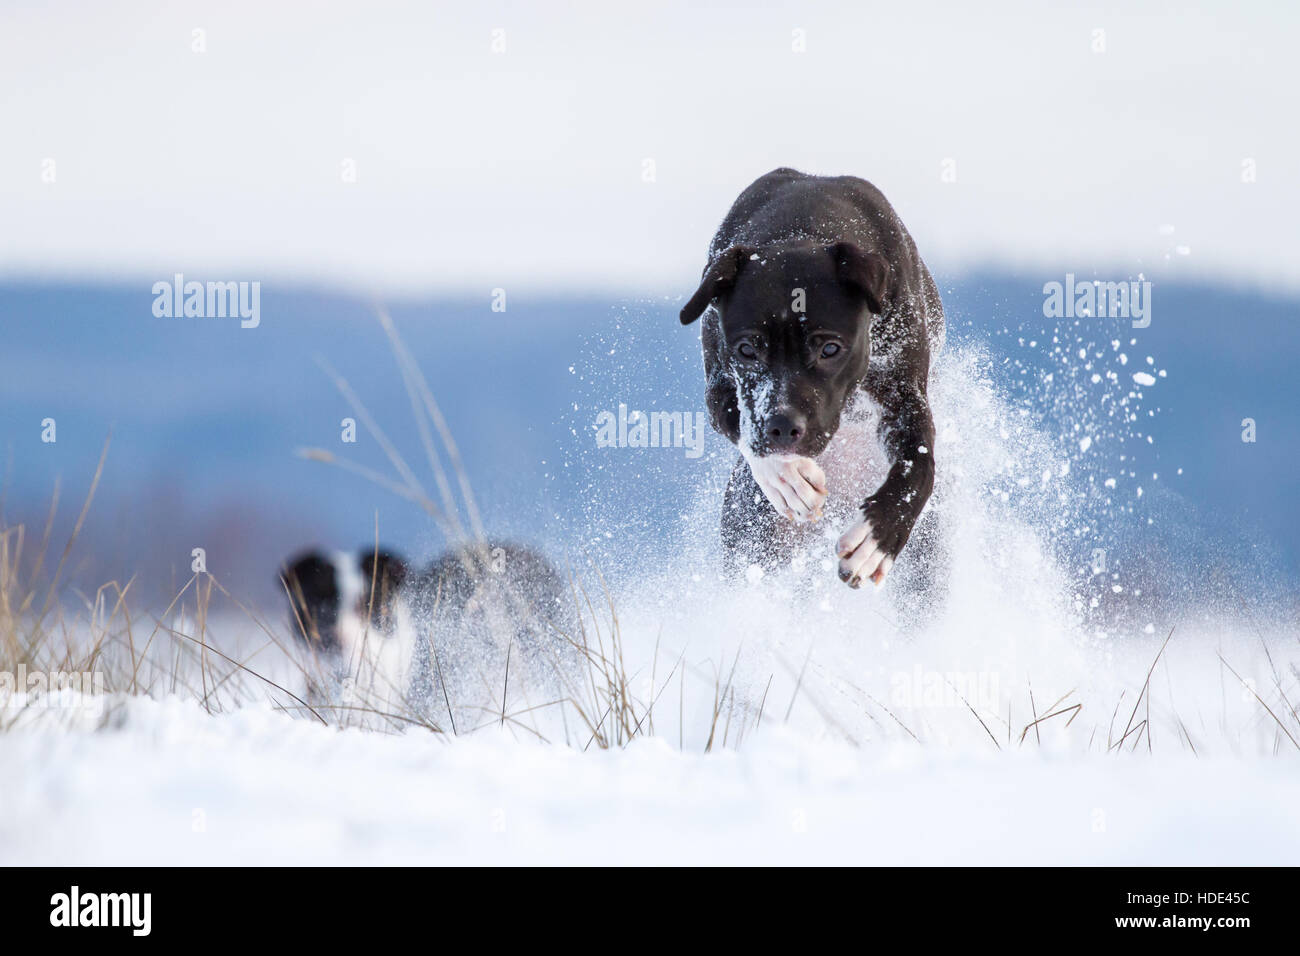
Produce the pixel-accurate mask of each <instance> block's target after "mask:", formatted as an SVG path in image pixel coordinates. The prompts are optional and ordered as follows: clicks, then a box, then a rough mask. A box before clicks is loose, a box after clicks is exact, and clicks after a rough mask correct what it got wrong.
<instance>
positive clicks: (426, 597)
mask: <svg viewBox="0 0 1300 956" xmlns="http://www.w3.org/2000/svg"><path fill="white" fill-rule="evenodd" d="M280 583H281V585H282V587H283V589H284V592H285V594H286V596H287V597H288V601H289V610H290V615H289V617H290V621H289V623H290V629H291V631H292V633H293V634H294V636H295V637H296V638H297V639H298V640H299V641H301V642H302V643H303V644H304V645H306V646H307V647H308V648H310V649H311V651H312V652H313V655H314V657H315V659H316V663H317V664H318V665H319V667H320V674H319V675H318V677H317V678H313V679H311V680H310V681H309V684H310V686H309V693H310V695H311V697H313V698H314V699H315V700H316V701H328V700H330V699H331V698H336V697H340V696H343V697H347V696H355V697H358V698H361V699H364V700H365V701H366V702H367V703H372V704H373V703H376V702H383V703H387V704H392V703H400V704H402V705H415V706H417V707H423V706H426V705H431V704H434V703H436V704H437V705H439V706H443V705H445V706H447V707H448V708H450V707H451V703H450V699H451V698H453V697H460V696H462V689H463V688H464V687H465V686H466V685H468V684H471V683H473V682H478V683H483V682H486V683H487V684H488V686H499V684H495V682H494V678H491V677H487V678H485V677H484V675H485V674H490V673H493V672H495V671H497V670H500V669H501V668H502V667H507V668H509V667H510V666H511V665H510V664H509V661H510V660H511V659H512V657H513V662H514V663H513V668H512V669H511V671H510V672H511V673H513V674H514V675H515V676H514V679H515V680H516V681H527V680H529V679H531V680H532V681H533V682H534V683H535V684H542V685H550V686H552V687H553V686H555V685H557V684H559V683H562V682H563V679H565V678H569V677H572V676H573V675H574V673H575V662H576V660H577V659H578V658H579V657H580V653H579V652H578V650H577V648H578V646H579V642H580V637H579V634H578V630H579V629H578V627H577V622H576V610H575V608H574V603H573V599H572V596H571V594H570V590H569V588H568V586H567V584H566V582H565V581H564V579H563V578H562V577H561V576H560V574H559V573H558V572H557V571H556V570H555V568H554V566H553V565H552V564H551V563H550V561H548V560H547V559H546V558H545V557H544V556H543V555H541V554H539V553H538V552H536V551H534V550H532V549H530V548H527V547H524V546H521V545H516V544H504V543H500V544H486V545H482V546H479V547H464V548H456V549H452V550H450V551H448V552H446V553H445V554H443V555H442V556H440V557H439V558H438V559H437V560H435V561H434V562H433V563H432V564H431V565H430V566H429V567H428V568H426V569H424V570H423V571H420V572H418V573H416V572H413V571H412V570H411V569H410V567H409V565H408V564H407V562H406V561H405V560H404V559H403V558H402V557H401V556H400V555H398V554H396V553H395V552H392V551H388V550H378V551H376V550H374V549H366V550H362V551H353V552H333V553H325V552H321V551H309V552H305V553H302V554H299V555H297V556H296V557H294V558H293V559H291V560H290V561H288V562H286V564H285V565H284V567H283V568H281V570H280ZM474 693H475V695H477V687H476V688H475V690H474ZM461 703H462V701H457V705H458V706H459V705H460V704H461ZM453 719H454V718H453Z"/></svg>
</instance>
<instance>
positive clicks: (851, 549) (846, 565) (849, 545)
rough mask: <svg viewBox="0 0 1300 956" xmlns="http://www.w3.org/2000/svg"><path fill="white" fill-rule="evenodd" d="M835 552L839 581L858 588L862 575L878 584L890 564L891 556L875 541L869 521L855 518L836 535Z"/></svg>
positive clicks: (891, 561) (882, 579)
mask: <svg viewBox="0 0 1300 956" xmlns="http://www.w3.org/2000/svg"><path fill="white" fill-rule="evenodd" d="M835 553H836V554H837V555H838V556H839V559H840V569H839V571H840V580H841V581H844V582H845V583H846V584H848V586H849V587H851V588H856V587H860V586H861V585H862V580H863V578H870V579H871V580H872V581H873V582H875V583H876V584H877V585H880V584H882V583H883V582H884V580H885V575H886V574H888V573H889V569H890V568H892V567H893V566H894V559H893V558H891V557H890V556H889V555H887V554H886V553H885V552H884V551H882V550H881V549H880V547H879V546H878V545H877V544H876V540H875V537H874V535H873V534H872V531H871V523H870V522H869V521H859V522H858V523H857V524H855V525H852V526H851V527H850V528H849V530H848V531H845V532H844V534H842V535H840V540H839V541H838V542H836V544H835Z"/></svg>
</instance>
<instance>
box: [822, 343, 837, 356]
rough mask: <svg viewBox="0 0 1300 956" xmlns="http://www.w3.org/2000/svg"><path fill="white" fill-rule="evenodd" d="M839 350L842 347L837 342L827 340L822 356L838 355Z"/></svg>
mask: <svg viewBox="0 0 1300 956" xmlns="http://www.w3.org/2000/svg"><path fill="white" fill-rule="evenodd" d="M839 351H840V347H839V345H838V344H837V343H835V342H827V343H826V344H825V345H823V346H822V358H831V357H832V356H834V355H837V354H838V353H839Z"/></svg>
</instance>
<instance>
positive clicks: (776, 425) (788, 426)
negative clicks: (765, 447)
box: [767, 411, 806, 448]
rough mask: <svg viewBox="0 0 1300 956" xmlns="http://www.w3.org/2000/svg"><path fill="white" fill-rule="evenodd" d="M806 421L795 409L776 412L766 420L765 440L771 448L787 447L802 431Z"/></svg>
mask: <svg viewBox="0 0 1300 956" xmlns="http://www.w3.org/2000/svg"><path fill="white" fill-rule="evenodd" d="M805 427H806V421H805V419H804V417H803V416H802V415H800V414H799V413H798V412H795V411H785V412H777V413H776V414H775V415H773V416H772V417H771V418H769V419H768V420H767V440H768V443H769V444H771V446H772V447H773V448H789V447H791V446H792V445H793V444H794V443H795V442H797V441H798V440H799V439H800V438H801V437H802V436H803V433H804V430H805Z"/></svg>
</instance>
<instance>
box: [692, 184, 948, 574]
mask: <svg viewBox="0 0 1300 956" xmlns="http://www.w3.org/2000/svg"><path fill="white" fill-rule="evenodd" d="M702 314H703V315H704V316H705V318H704V325H703V331H702V334H701V340H702V343H703V347H704V368H705V374H706V377H707V401H708V406H709V410H710V413H711V416H712V420H713V426H714V428H715V429H717V430H718V431H719V432H721V433H722V434H723V435H725V436H727V438H729V439H730V440H731V441H732V442H733V443H735V444H736V445H738V446H739V448H740V450H741V453H742V458H741V459H740V460H739V461H737V463H736V468H735V470H734V471H733V472H732V476H731V481H730V483H729V484H728V486H727V492H726V496H725V502H724V511H723V519H722V521H723V527H722V533H723V542H724V545H725V547H726V550H727V554H728V558H729V563H730V564H731V565H732V566H733V567H739V566H741V565H744V564H746V563H748V562H750V561H752V560H757V561H759V562H762V563H764V564H768V565H770V564H775V563H778V562H779V561H781V560H783V559H784V558H785V557H786V556H787V555H788V554H789V552H790V548H791V545H792V542H793V541H794V536H793V535H791V534H790V533H789V529H790V525H789V524H788V523H783V522H782V521H781V520H780V518H781V517H784V518H786V519H788V522H796V523H797V522H801V521H804V520H811V519H816V518H818V517H820V516H821V510H822V506H823V504H824V503H825V501H826V498H827V494H828V489H827V486H826V477H825V473H824V471H823V469H822V468H821V466H820V465H819V464H818V462H817V461H815V460H814V459H815V458H817V456H819V455H821V454H822V453H823V452H824V451H825V450H826V449H827V446H828V445H829V444H830V442H831V440H832V438H833V436H834V435H835V433H836V432H837V430H838V429H839V427H840V420H841V416H842V415H843V414H846V413H849V412H851V410H852V407H853V404H854V399H855V398H856V397H857V396H859V395H865V396H866V397H868V398H869V399H871V400H872V401H873V402H874V403H875V405H876V406H877V409H878V413H879V422H878V435H879V438H880V441H881V444H882V446H883V449H884V452H885V454H886V456H887V457H888V460H889V471H888V474H887V476H886V477H885V479H884V482H883V483H882V484H881V485H880V487H878V488H877V489H875V491H874V492H872V491H871V489H870V488H857V489H854V490H853V494H854V495H855V496H856V495H863V496H865V500H862V499H858V498H856V497H855V499H854V500H855V501H858V500H862V503H861V506H860V511H861V518H860V520H858V521H857V522H856V523H854V524H852V525H851V526H850V527H849V528H848V530H847V531H845V532H844V534H843V535H842V536H841V537H840V539H839V541H838V543H837V551H838V557H839V559H840V561H839V576H840V578H841V579H842V580H844V581H846V582H848V583H849V584H850V585H851V586H853V587H858V586H859V585H860V584H861V582H862V579H863V578H870V579H871V580H873V581H875V582H876V583H877V584H879V583H880V582H881V581H883V580H884V577H885V575H886V574H887V573H888V572H889V569H890V567H891V566H892V565H893V563H894V559H895V558H896V557H897V556H898V554H899V552H900V551H901V550H902V549H903V545H905V544H906V543H907V540H908V538H909V537H910V536H911V534H912V530H913V528H914V527H915V525H916V522H917V519H918V518H919V517H920V515H921V511H922V509H923V508H924V507H925V503H926V501H927V500H928V499H929V497H930V492H931V490H932V489H933V487H934V472H935V463H934V422H933V419H932V418H931V415H930V406H929V403H928V401H927V398H926V387H927V383H928V379H929V370H930V357H931V354H932V353H936V352H937V351H938V349H939V348H940V347H941V346H942V343H943V337H944V323H943V306H942V303H941V302H940V300H939V291H938V289H937V288H936V287H935V284H934V279H933V278H931V276H930V273H929V270H927V269H926V267H925V263H923V262H922V261H921V257H920V255H918V254H917V251H916V244H915V243H914V242H913V241H912V237H911V236H910V235H908V232H907V229H906V228H904V226H903V223H902V221H901V220H900V219H899V218H898V215H897V213H895V212H894V210H893V208H892V207H891V206H890V205H889V203H888V202H887V201H886V200H885V197H884V196H883V195H881V193H880V191H879V190H878V189H876V188H875V187H874V186H872V185H871V184H870V183H868V182H866V181H864V180H861V179H857V178H856V177H853V176H838V177H825V176H808V175H805V174H803V173H800V172H797V171H796V170H793V169H777V170H773V171H772V172H770V173H768V174H767V175H766V176H763V177H761V178H760V179H758V180H757V181H755V182H754V183H753V184H752V185H751V186H750V187H749V188H748V189H746V190H745V191H744V192H743V193H741V195H740V198H738V199H737V200H736V202H735V204H734V205H733V206H732V207H731V211H730V212H729V213H728V214H727V216H726V218H725V219H724V220H723V222H722V225H721V226H720V227H719V228H718V231H717V234H716V235H715V236H714V237H713V242H712V243H711V244H710V246H709V262H708V265H707V266H706V267H705V270H704V277H703V280H702V281H701V283H700V287H699V289H698V290H696V292H695V294H694V295H693V296H691V299H690V301H689V302H687V303H686V305H685V307H684V308H683V309H682V312H681V320H682V324H683V325H688V324H690V323H691V322H694V321H695V320H696V319H698V318H699V317H700V316H701V315H702ZM746 463H747V464H748V467H746ZM760 494H761V495H762V496H764V497H766V498H767V500H768V501H770V502H771V504H772V506H773V508H771V509H770V508H767V507H764V506H761V505H759V506H756V505H755V502H759V501H761V498H760V497H759V495H760ZM773 509H775V510H773Z"/></svg>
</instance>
